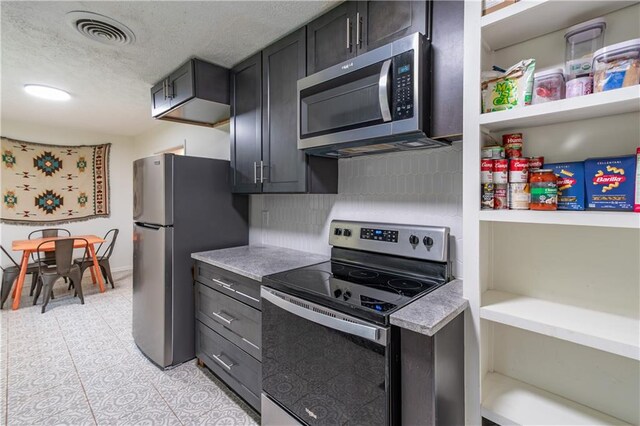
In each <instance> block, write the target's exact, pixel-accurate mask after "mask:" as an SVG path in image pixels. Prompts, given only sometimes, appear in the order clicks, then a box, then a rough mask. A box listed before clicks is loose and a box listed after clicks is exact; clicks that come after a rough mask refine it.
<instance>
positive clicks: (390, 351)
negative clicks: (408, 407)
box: [261, 286, 399, 425]
mask: <svg viewBox="0 0 640 426" xmlns="http://www.w3.org/2000/svg"><path fill="white" fill-rule="evenodd" d="M261 296H262V345H263V349H262V389H263V395H264V396H266V397H267V398H269V399H270V400H271V402H274V403H275V404H267V405H265V404H263V410H264V408H265V407H267V409H268V407H273V410H274V411H277V408H278V407H279V408H281V409H283V410H284V411H286V412H288V414H289V415H291V416H293V417H295V418H296V419H297V420H298V421H300V422H301V423H303V424H308V425H327V424H331V425H342V424H353V425H388V424H392V423H395V422H394V421H393V419H395V418H399V415H398V412H397V406H398V405H397V402H396V401H397V399H396V398H397V396H398V392H399V389H398V388H397V385H396V383H395V378H396V377H397V374H395V373H394V371H395V369H396V368H397V365H398V356H397V351H396V350H395V347H396V346H397V345H396V343H395V342H394V341H393V340H392V339H391V333H390V329H389V328H384V327H380V326H377V325H374V324H371V323H367V322H365V321H362V320H359V319H356V318H353V317H349V316H347V315H344V314H342V313H339V312H335V311H332V310H330V309H327V308H325V307H322V306H320V305H316V304H314V303H310V302H307V301H305V300H303V299H299V298H297V297H293V296H290V295H287V294H284V293H282V292H279V291H276V290H273V289H270V288H267V287H264V286H263V287H262V290H261ZM269 418H282V417H280V416H278V415H275V414H274V415H270V413H264V412H263V420H265V421H267V420H268V419H269Z"/></svg>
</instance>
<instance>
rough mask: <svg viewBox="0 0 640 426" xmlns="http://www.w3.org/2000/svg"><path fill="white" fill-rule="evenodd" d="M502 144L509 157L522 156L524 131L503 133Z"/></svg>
mask: <svg viewBox="0 0 640 426" xmlns="http://www.w3.org/2000/svg"><path fill="white" fill-rule="evenodd" d="M502 145H503V146H504V151H505V154H506V156H507V158H519V157H522V145H523V139H522V133H510V134H508V135H502Z"/></svg>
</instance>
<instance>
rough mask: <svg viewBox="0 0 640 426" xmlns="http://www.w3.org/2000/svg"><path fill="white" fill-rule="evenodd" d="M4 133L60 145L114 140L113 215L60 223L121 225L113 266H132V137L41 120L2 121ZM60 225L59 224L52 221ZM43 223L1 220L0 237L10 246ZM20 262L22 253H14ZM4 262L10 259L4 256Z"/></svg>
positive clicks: (100, 227) (97, 228) (93, 230)
mask: <svg viewBox="0 0 640 426" xmlns="http://www.w3.org/2000/svg"><path fill="white" fill-rule="evenodd" d="M0 133H1V134H2V136H5V137H8V138H12V139H18V140H24V141H27V142H38V143H44V144H57V145H97V144H102V143H111V144H112V146H111V155H110V162H109V164H110V170H109V179H110V184H111V206H110V207H111V216H110V217H108V218H98V219H90V220H88V221H84V222H72V223H67V224H64V225H59V226H60V227H64V228H67V229H69V231H71V234H75V235H82V234H95V235H100V236H102V235H104V234H105V233H106V232H107V231H108V230H109V229H111V228H118V229H120V235H119V236H118V242H117V244H116V248H115V251H114V252H113V256H112V258H111V266H112V268H114V269H118V270H121V269H129V268H131V267H132V259H133V257H132V256H133V243H132V241H133V236H132V232H133V228H132V220H131V215H132V211H133V192H132V188H133V185H132V181H133V173H132V161H133V157H134V149H133V139H132V138H130V137H126V136H113V135H106V134H100V133H93V132H88V131H82V130H71V129H65V128H58V127H51V126H43V125H38V124H31V123H24V122H15V121H6V120H3V121H2V126H1V129H0ZM52 226H54V227H55V226H57V225H52ZM38 228H42V226H26V225H10V224H6V223H2V224H0V240H1V241H2V246H3V247H7V249H10V248H11V242H12V241H13V240H20V239H26V238H27V235H28V234H29V232H31V231H33V230H34V229H38ZM13 254H14V258H15V259H16V260H17V261H18V262H19V261H20V255H21V253H13ZM2 263H3V265H4V264H7V263H8V260H7V259H4V258H3V260H2Z"/></svg>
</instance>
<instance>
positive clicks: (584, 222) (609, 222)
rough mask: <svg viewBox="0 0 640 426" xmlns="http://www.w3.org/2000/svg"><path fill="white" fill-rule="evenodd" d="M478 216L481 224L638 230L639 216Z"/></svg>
mask: <svg viewBox="0 0 640 426" xmlns="http://www.w3.org/2000/svg"><path fill="white" fill-rule="evenodd" d="M478 216H479V218H480V220H481V221H483V222H512V223H514V222H515V223H532V224H545V225H574V226H597V227H605V228H630V229H639V230H640V214H638V213H634V212H614V211H611V212H608V211H569V210H556V211H536V210H481V211H480V212H479V214H478Z"/></svg>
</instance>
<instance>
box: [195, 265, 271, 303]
mask: <svg viewBox="0 0 640 426" xmlns="http://www.w3.org/2000/svg"><path fill="white" fill-rule="evenodd" d="M196 280H197V281H200V282H201V283H202V284H205V285H207V286H209V287H211V288H213V289H216V290H218V291H220V292H222V293H224V294H226V295H227V296H230V297H232V298H234V299H236V300H239V301H241V302H242V303H246V304H248V305H251V306H253V307H254V308H256V309H260V283H259V282H258V281H255V280H252V279H250V278H247V277H243V276H241V275H238V274H234V273H233V272H229V271H226V270H224V269H222V268H218V267H215V266H212V265H209V264H207V263H204V262H199V261H198V262H196Z"/></svg>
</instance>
